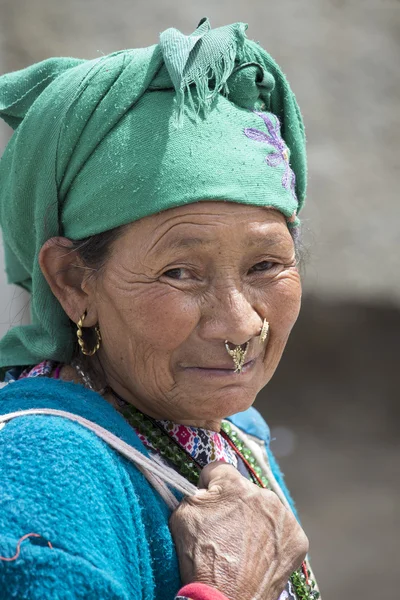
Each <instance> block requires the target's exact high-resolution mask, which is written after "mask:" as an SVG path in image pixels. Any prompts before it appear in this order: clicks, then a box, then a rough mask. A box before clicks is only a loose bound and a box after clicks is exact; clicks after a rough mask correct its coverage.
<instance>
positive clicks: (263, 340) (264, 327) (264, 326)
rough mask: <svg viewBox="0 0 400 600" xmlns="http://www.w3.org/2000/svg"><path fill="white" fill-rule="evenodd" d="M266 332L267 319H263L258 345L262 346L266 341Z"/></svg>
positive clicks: (267, 328) (267, 329)
mask: <svg viewBox="0 0 400 600" xmlns="http://www.w3.org/2000/svg"><path fill="white" fill-rule="evenodd" d="M268 331H269V323H268V321H267V319H264V322H263V324H262V327H261V331H260V344H263V343H264V342H265V340H266V339H267V337H268Z"/></svg>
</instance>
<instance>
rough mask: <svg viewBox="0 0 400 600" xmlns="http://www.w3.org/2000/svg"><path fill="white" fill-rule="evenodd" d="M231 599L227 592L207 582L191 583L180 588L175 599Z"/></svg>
mask: <svg viewBox="0 0 400 600" xmlns="http://www.w3.org/2000/svg"><path fill="white" fill-rule="evenodd" d="M180 598H181V599H183V598H184V599H185V600H186V599H187V600H229V599H228V597H227V596H225V594H223V593H222V592H220V591H218V590H217V589H216V588H213V587H211V586H210V585H206V584H205V583H189V584H188V585H185V586H184V587H183V588H181V589H180V590H179V592H178V593H177V595H176V598H175V600H178V599H180Z"/></svg>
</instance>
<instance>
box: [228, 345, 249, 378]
mask: <svg viewBox="0 0 400 600" xmlns="http://www.w3.org/2000/svg"><path fill="white" fill-rule="evenodd" d="M249 345H250V343H249V342H246V343H245V344H244V348H243V346H235V347H234V349H233V350H231V349H230V348H229V342H228V340H225V348H226V351H227V353H228V354H229V356H231V357H232V360H233V364H234V365H235V373H240V372H241V371H242V368H243V365H244V361H245V358H246V354H247V351H248V349H249Z"/></svg>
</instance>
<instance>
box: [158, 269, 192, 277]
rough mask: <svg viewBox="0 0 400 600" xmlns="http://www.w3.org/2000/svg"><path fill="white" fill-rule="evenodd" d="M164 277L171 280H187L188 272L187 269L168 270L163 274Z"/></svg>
mask: <svg viewBox="0 0 400 600" xmlns="http://www.w3.org/2000/svg"><path fill="white" fill-rule="evenodd" d="M163 275H164V277H168V278H169V279H187V278H188V276H189V275H188V272H187V270H186V269H179V268H177V269H168V271H165V272H164V273H163Z"/></svg>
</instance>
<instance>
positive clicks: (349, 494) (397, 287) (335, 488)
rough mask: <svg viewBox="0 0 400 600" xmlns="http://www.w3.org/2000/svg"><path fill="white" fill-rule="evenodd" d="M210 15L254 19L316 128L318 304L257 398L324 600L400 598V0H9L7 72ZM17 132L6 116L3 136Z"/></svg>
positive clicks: (3, 34) (13, 295) (15, 297)
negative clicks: (399, 546)
mask: <svg viewBox="0 0 400 600" xmlns="http://www.w3.org/2000/svg"><path fill="white" fill-rule="evenodd" d="M203 16H208V17H209V18H210V19H211V22H212V25H213V26H218V25H222V24H226V23H228V22H234V21H245V22H247V23H249V31H248V35H249V37H251V38H253V39H256V40H258V41H260V42H261V43H262V45H263V46H264V47H265V48H266V49H267V50H268V51H269V52H270V53H271V54H272V55H273V56H274V58H275V59H276V60H277V61H278V63H279V64H280V65H281V66H282V68H283V69H284V71H285V72H286V74H287V76H288V77H289V80H290V82H291V84H292V86H293V88H294V90H295V92H296V94H297V97H298V100H299V103H300V106H301V108H302V111H303V115H304V119H305V123H306V127H307V131H308V151H309V165H310V187H309V197H308V203H307V206H306V209H305V210H304V213H303V222H304V228H305V245H306V249H307V252H306V254H307V257H306V261H305V262H306V266H305V275H304V289H305V297H304V303H303V312H302V315H301V317H300V319H299V322H298V324H297V326H296V328H295V330H294V332H293V334H292V338H291V340H290V342H289V345H288V349H287V351H286V353H285V356H284V358H283V360H282V363H281V366H280V367H279V369H278V372H277V374H276V376H275V378H274V379H273V381H272V382H271V384H270V385H269V386H268V387H267V389H266V390H265V391H264V393H263V394H262V395H260V397H259V398H258V400H257V407H258V409H259V410H260V411H261V412H262V413H263V415H264V416H265V417H266V418H267V420H268V422H269V424H270V426H271V429H272V435H273V438H274V441H273V442H272V444H273V448H274V449H275V452H276V454H277V455H278V456H279V460H280V462H281V465H282V467H283V469H284V471H285V472H286V476H287V481H288V484H289V487H290V488H291V490H292V492H293V494H294V496H295V498H296V500H297V504H298V508H299V511H300V514H301V516H302V519H303V524H304V527H305V529H306V532H307V534H308V535H309V538H310V542H311V557H312V561H313V566H314V570H315V571H316V573H317V576H318V580H319V583H320V587H321V589H322V592H323V598H324V600H336V599H339V598H340V599H343V598H356V599H358V598H360V599H361V598H362V599H363V600H376V598H386V597H387V598H389V597H390V598H394V597H395V596H396V595H397V594H396V589H397V588H398V586H396V585H395V575H397V572H398V571H399V562H398V551H397V543H396V545H395V540H396V542H397V538H398V536H399V533H400V528H399V517H398V507H399V489H400V484H399V467H398V464H399V458H400V453H399V435H398V427H399V405H400V402H399V396H400V392H399V389H400V388H399V376H400V360H399V359H400V351H399V345H400V259H399V253H400V233H399V232H400V201H399V190H398V174H399V167H400V164H399V144H400V127H399V125H400V123H399V121H400V113H399V93H400V71H399V64H400V61H399V58H400V53H399V46H400V1H399V0H279V2H278V1H275V2H272V1H271V0H262V1H261V0H247V1H246V2H243V1H239V0H229V1H227V0H219V1H218V2H215V1H214V2H211V1H208V0H207V1H203V2H202V3H201V2H194V1H192V0H186V1H185V2H183V1H179V0H163V1H162V0H146V2H139V1H135V0H113V1H112V2H110V1H106V0H85V1H81V2H79V1H78V0H0V72H1V73H3V72H6V71H9V70H15V69H19V68H22V67H25V66H27V65H29V64H31V63H33V62H35V61H39V60H42V59H44V58H47V57H49V56H54V55H70V56H77V57H85V58H93V57H95V56H99V55H101V54H106V53H109V52H111V51H114V50H118V49H121V48H125V47H137V46H142V45H150V44H153V43H156V42H157V39H158V34H159V32H160V31H162V30H163V29H165V28H167V27H170V26H174V27H177V28H179V29H181V30H182V31H184V32H185V33H190V32H191V31H193V29H195V27H196V25H197V23H198V21H199V20H200V18H201V17H203ZM8 135H9V131H8V130H7V127H6V126H4V125H3V126H2V127H1V129H0V147H4V145H5V143H6V140H7V136H8ZM37 161H38V164H39V162H40V157H39V156H38V157H37ZM0 260H2V259H1V257H0ZM0 271H1V272H0V334H2V333H4V332H5V331H6V330H7V328H8V327H9V326H10V325H11V324H13V323H19V322H21V321H22V322H24V321H26V320H27V319H28V318H29V306H28V300H27V298H26V296H25V295H24V294H23V293H22V292H20V291H18V290H16V289H13V288H11V287H8V286H6V281H5V277H4V275H3V267H2V266H1V269H0ZM396 509H397V510H396Z"/></svg>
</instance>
